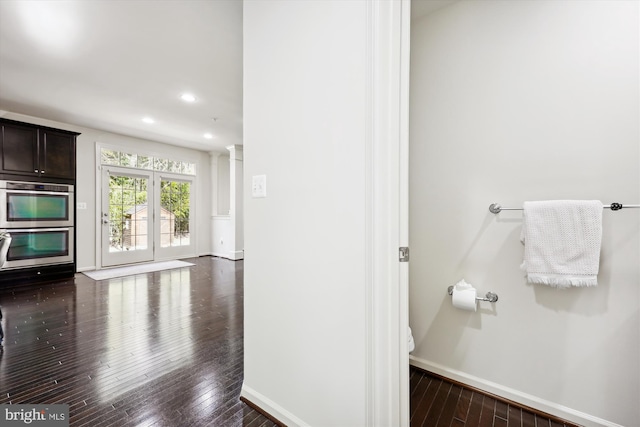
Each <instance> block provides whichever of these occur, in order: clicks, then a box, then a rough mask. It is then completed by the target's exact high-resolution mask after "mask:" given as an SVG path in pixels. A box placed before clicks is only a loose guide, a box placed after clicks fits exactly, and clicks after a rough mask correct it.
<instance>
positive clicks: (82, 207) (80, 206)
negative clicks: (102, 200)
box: [76, 202, 87, 209]
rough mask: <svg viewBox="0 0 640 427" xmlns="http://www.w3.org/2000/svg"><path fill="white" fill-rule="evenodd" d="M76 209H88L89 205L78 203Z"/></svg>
mask: <svg viewBox="0 0 640 427" xmlns="http://www.w3.org/2000/svg"><path fill="white" fill-rule="evenodd" d="M76 207H77V208H78V209H87V203H86V202H78V203H76Z"/></svg>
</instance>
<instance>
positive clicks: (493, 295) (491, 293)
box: [447, 285, 498, 302]
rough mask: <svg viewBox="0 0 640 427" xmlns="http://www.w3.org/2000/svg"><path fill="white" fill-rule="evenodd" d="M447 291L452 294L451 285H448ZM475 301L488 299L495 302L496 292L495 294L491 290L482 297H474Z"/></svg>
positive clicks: (496, 299) (496, 298)
mask: <svg viewBox="0 0 640 427" xmlns="http://www.w3.org/2000/svg"><path fill="white" fill-rule="evenodd" d="M447 293H448V294H449V295H453V285H451V286H449V287H448V288H447ZM476 301H489V302H496V301H498V294H495V293H493V292H487V293H486V294H485V296H484V298H481V297H476Z"/></svg>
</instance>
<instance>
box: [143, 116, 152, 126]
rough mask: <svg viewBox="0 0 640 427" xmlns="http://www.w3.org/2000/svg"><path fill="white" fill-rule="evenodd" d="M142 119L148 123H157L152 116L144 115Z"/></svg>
mask: <svg viewBox="0 0 640 427" xmlns="http://www.w3.org/2000/svg"><path fill="white" fill-rule="evenodd" d="M142 121H143V122H145V123H148V124H152V123H155V120H153V119H152V118H151V117H144V118H143V119H142Z"/></svg>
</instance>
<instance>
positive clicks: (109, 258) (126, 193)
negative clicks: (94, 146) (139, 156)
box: [100, 166, 154, 267]
mask: <svg viewBox="0 0 640 427" xmlns="http://www.w3.org/2000/svg"><path fill="white" fill-rule="evenodd" d="M153 196H154V192H153V172H150V171H144V170H129V169H126V168H118V167H113V166H103V167H102V212H101V219H100V222H101V227H102V266H103V267H110V266H114V265H119V264H131V263H137V262H145V261H152V260H153V257H154V254H153V243H154V239H153V238H154V233H153V223H154V221H153V213H154V200H153Z"/></svg>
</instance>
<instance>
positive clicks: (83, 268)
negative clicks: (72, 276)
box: [76, 265, 96, 273]
mask: <svg viewBox="0 0 640 427" xmlns="http://www.w3.org/2000/svg"><path fill="white" fill-rule="evenodd" d="M95 269H96V266H95V265H90V266H89V267H77V268H76V272H77V273H82V272H83V271H93V270H95Z"/></svg>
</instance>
